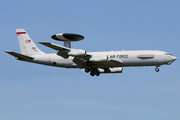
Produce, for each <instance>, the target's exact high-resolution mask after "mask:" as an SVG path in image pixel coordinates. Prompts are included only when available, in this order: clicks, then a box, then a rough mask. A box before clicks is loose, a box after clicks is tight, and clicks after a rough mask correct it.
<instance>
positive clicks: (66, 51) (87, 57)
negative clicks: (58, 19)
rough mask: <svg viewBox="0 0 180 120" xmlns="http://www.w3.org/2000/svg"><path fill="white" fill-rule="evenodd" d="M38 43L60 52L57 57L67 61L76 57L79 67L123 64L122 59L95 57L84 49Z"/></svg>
mask: <svg viewBox="0 0 180 120" xmlns="http://www.w3.org/2000/svg"><path fill="white" fill-rule="evenodd" d="M38 43H40V44H42V45H45V46H47V47H50V48H52V49H54V50H58V52H57V55H59V56H61V57H63V58H65V59H67V58H68V57H69V56H73V57H74V59H73V61H74V62H75V63H76V64H77V65H78V66H85V65H86V62H91V64H94V65H97V66H98V64H105V65H108V66H117V65H120V64H122V61H121V60H120V59H116V58H108V57H106V56H103V57H100V56H93V55H91V54H89V53H87V52H86V51H84V50H82V49H72V48H67V47H63V46H60V45H56V44H53V43H50V42H38Z"/></svg>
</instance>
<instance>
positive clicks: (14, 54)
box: [5, 51, 34, 59]
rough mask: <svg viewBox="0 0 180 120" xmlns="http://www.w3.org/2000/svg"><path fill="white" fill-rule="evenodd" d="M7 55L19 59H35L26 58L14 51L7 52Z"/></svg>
mask: <svg viewBox="0 0 180 120" xmlns="http://www.w3.org/2000/svg"><path fill="white" fill-rule="evenodd" d="M5 52H6V53H8V54H10V55H12V56H14V57H16V58H18V59H34V58H32V57H29V56H26V55H23V54H19V53H16V52H12V51H5Z"/></svg>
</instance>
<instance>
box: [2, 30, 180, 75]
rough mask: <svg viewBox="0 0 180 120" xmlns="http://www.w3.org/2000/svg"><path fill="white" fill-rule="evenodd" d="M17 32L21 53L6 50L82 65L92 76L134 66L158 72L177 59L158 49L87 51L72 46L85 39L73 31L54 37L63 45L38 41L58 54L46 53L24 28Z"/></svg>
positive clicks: (62, 64) (36, 59) (48, 62)
mask: <svg viewBox="0 0 180 120" xmlns="http://www.w3.org/2000/svg"><path fill="white" fill-rule="evenodd" d="M16 34H17V37H18V41H19V45H20V50H21V54H20V53H16V52H13V51H5V52H6V53H8V54H10V55H12V56H14V57H15V58H16V59H17V60H21V61H26V62H31V63H37V64H42V65H48V66H54V67H62V68H80V69H83V70H84V71H85V72H86V73H89V72H90V75H91V76H95V75H96V76H99V75H100V74H102V73H122V72H123V67H133V66H156V67H155V71H156V72H159V67H160V66H161V65H165V64H166V65H170V64H171V63H172V62H174V61H175V60H176V59H177V58H176V57H175V56H173V55H171V54H169V53H167V52H164V51H157V50H137V51H124V50H122V51H108V52H87V51H85V50H82V49H72V48H71V42H73V41H79V40H82V39H84V37H83V36H82V35H79V34H73V33H62V34H55V35H53V36H52V37H51V38H52V39H54V40H58V41H63V42H64V46H60V45H57V44H54V43H50V42H38V43H40V44H42V45H45V46H47V47H50V48H52V49H54V50H56V51H57V53H53V54H46V53H44V52H42V51H41V50H40V49H39V48H38V47H37V46H36V45H35V43H34V42H33V40H32V39H31V38H30V37H29V35H28V34H27V32H26V31H25V29H16Z"/></svg>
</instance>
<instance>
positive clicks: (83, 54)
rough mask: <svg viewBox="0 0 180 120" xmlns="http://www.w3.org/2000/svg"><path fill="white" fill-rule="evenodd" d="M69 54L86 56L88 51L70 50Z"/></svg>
mask: <svg viewBox="0 0 180 120" xmlns="http://www.w3.org/2000/svg"><path fill="white" fill-rule="evenodd" d="M67 54H68V55H69V56H85V55H86V51H84V50H81V49H79V50H71V51H70V52H68V53H67Z"/></svg>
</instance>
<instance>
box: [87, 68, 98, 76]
mask: <svg viewBox="0 0 180 120" xmlns="http://www.w3.org/2000/svg"><path fill="white" fill-rule="evenodd" d="M85 72H86V73H89V72H90V75H91V76H94V75H96V76H99V75H100V72H99V71H98V69H94V68H86V69H85Z"/></svg>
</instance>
